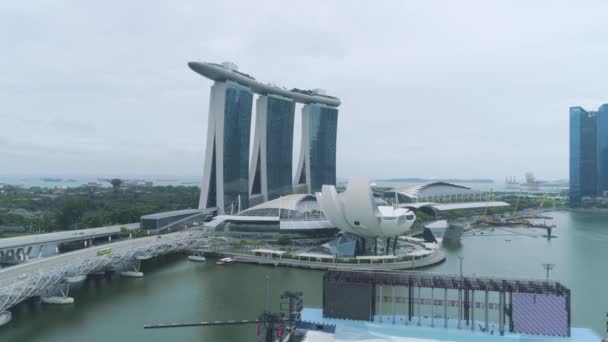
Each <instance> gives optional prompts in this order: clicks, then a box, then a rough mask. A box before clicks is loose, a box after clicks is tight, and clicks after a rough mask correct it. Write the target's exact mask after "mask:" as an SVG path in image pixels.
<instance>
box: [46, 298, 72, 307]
mask: <svg viewBox="0 0 608 342" xmlns="http://www.w3.org/2000/svg"><path fill="white" fill-rule="evenodd" d="M40 300H41V301H42V302H43V303H45V304H62V305H64V304H72V303H74V298H72V297H60V296H53V297H42V298H41V299H40Z"/></svg>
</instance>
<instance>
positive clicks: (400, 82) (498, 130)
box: [0, 1, 608, 180]
mask: <svg viewBox="0 0 608 342" xmlns="http://www.w3.org/2000/svg"><path fill="white" fill-rule="evenodd" d="M606 10H608V2H603V1H585V2H576V3H572V2H568V1H538V2H533V3H530V2H526V1H508V2H507V1H502V2H491V3H489V2H485V1H463V2H455V3H450V2H436V1H425V2H411V3H400V2H391V1H377V2H373V3H368V2H360V3H357V2H354V3H353V2H350V1H348V2H347V1H335V2H331V3H328V2H323V1H307V2H305V3H291V4H289V5H286V4H285V3H284V2H280V1H268V2H263V3H254V2H247V1H230V2H211V3H204V4H203V3H199V2H196V1H185V2H179V3H160V2H137V1H134V2H126V3H125V2H117V1H108V2H103V3H88V2H87V3H83V2H76V1H42V2H39V3H36V5H33V4H30V3H27V2H5V3H2V4H0V28H2V30H0V37H2V41H3V42H4V47H5V48H4V50H3V58H0V102H1V103H2V104H3V105H2V109H0V127H2V128H3V130H2V133H0V156H1V157H2V159H1V160H2V161H3V163H2V169H1V170H0V180H2V178H3V176H4V177H6V176H9V175H23V176H24V177H27V176H28V175H32V174H36V175H39V176H61V177H70V176H76V175H100V176H104V175H107V176H111V175H115V176H124V177H129V176H128V175H138V174H139V175H145V174H149V175H164V176H171V175H173V176H175V177H182V176H183V177H197V176H198V175H200V174H201V173H202V167H203V165H202V164H203V151H204V147H205V146H204V145H205V134H206V130H207V111H208V106H209V88H210V86H211V84H212V82H211V81H209V80H207V79H204V78H203V77H201V76H200V75H197V74H195V73H194V72H192V71H191V70H190V69H189V68H188V67H187V65H186V63H187V62H188V61H192V60H204V61H209V62H222V61H224V60H229V61H233V62H235V63H236V64H237V65H238V66H239V69H240V70H241V71H243V72H246V73H248V74H251V75H253V76H254V77H256V78H257V79H258V80H261V81H263V82H272V83H276V84H279V85H282V86H285V87H288V88H291V87H298V88H323V89H326V90H327V91H328V93H329V94H331V95H335V96H338V97H340V99H341V100H342V105H341V106H340V108H339V119H338V142H337V168H338V170H337V174H338V177H339V178H348V177H349V176H353V175H359V176H360V175H364V176H368V177H369V178H371V179H387V178H402V177H420V178H490V179H494V180H501V179H504V178H505V176H516V177H518V178H519V179H523V177H524V173H525V172H529V171H531V172H534V174H535V176H536V178H537V179H545V180H554V179H566V178H568V108H569V107H570V106H579V105H580V106H583V107H585V108H586V109H588V110H595V109H597V107H599V106H600V105H601V104H602V103H606V102H608V93H607V91H606V86H605V82H604V80H605V79H607V78H608V70H607V69H606V68H605V61H606V60H608V45H606V44H605V37H607V36H608V27H607V26H606V25H605V24H604V23H605V13H607V11H606ZM300 108H301V107H300V106H298V107H297V110H298V112H297V115H296V118H297V119H296V127H295V131H294V132H295V134H294V135H295V137H296V141H295V144H294V145H295V146H294V151H296V152H298V151H299V143H298V140H297V139H299V136H300V132H299V129H300V126H299V116H300V114H299V109H300ZM294 159H297V153H295V154H294ZM95 177H97V176H95Z"/></svg>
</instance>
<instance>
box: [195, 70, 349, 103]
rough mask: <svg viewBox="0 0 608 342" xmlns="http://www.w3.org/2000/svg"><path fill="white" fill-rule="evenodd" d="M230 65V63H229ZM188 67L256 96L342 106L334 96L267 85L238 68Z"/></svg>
mask: <svg viewBox="0 0 608 342" xmlns="http://www.w3.org/2000/svg"><path fill="white" fill-rule="evenodd" d="M227 65H229V63H227ZM188 66H189V67H190V69H192V70H193V71H194V72H196V73H198V74H200V75H202V76H205V77H206V78H208V79H211V80H214V81H219V82H222V81H228V80H229V81H234V82H237V83H239V84H242V85H244V86H247V87H249V88H251V91H253V92H254V93H256V94H261V95H279V96H284V97H287V98H290V99H292V100H294V101H295V102H299V103H304V104H308V103H319V104H323V105H327V106H332V107H338V106H340V99H338V98H337V97H334V96H328V95H325V94H322V93H319V92H315V91H314V90H301V89H297V88H294V89H291V90H289V89H285V88H281V87H278V86H276V85H272V84H266V83H262V82H259V81H257V80H256V79H255V78H253V77H252V76H250V75H247V74H245V73H243V72H240V71H238V70H236V66H234V67H233V68H230V67H228V66H224V65H221V64H216V63H205V62H189V63H188Z"/></svg>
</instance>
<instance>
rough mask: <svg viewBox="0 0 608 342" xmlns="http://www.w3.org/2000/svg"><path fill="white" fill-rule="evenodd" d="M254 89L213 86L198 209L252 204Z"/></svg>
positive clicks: (233, 84) (229, 84)
mask: <svg viewBox="0 0 608 342" xmlns="http://www.w3.org/2000/svg"><path fill="white" fill-rule="evenodd" d="M252 102H253V93H252V92H251V89H250V88H248V87H246V86H243V85H240V84H238V83H236V82H233V81H226V82H221V81H217V82H215V83H214V84H213V86H212V87H211V97H210V103H209V120H208V126H207V147H206V151H205V161H206V163H205V166H204V170H203V184H202V189H205V190H206V191H201V196H200V200H199V207H202V208H208V207H217V208H223V209H224V210H228V208H232V209H233V210H234V209H236V210H238V209H239V208H247V207H248V204H249V131H250V129H251V108H252V107H251V106H252Z"/></svg>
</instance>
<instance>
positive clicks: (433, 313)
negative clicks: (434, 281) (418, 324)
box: [431, 286, 435, 328]
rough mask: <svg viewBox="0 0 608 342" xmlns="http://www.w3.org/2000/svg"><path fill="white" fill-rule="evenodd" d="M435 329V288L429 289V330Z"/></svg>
mask: <svg viewBox="0 0 608 342" xmlns="http://www.w3.org/2000/svg"><path fill="white" fill-rule="evenodd" d="M434 327H435V287H434V286H433V287H431V328H434Z"/></svg>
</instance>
